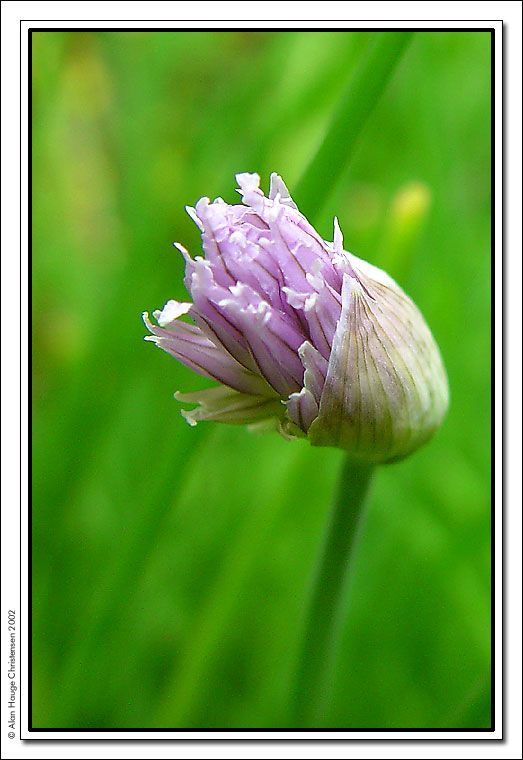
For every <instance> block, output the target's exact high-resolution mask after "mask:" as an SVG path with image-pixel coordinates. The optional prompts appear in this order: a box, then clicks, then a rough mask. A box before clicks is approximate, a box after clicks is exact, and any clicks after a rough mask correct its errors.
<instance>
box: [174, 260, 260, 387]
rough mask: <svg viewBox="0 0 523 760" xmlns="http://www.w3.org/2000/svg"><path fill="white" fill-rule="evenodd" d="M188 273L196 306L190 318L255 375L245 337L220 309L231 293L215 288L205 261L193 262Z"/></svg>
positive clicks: (220, 287)
mask: <svg viewBox="0 0 523 760" xmlns="http://www.w3.org/2000/svg"><path fill="white" fill-rule="evenodd" d="M187 271H188V274H187V280H188V285H187V287H188V290H189V293H190V294H191V297H192V299H193V302H194V309H193V310H192V312H191V316H192V318H193V319H194V321H195V322H196V324H197V325H198V326H199V327H201V328H202V329H203V330H204V331H206V332H207V331H208V334H209V335H210V336H211V339H212V340H214V337H213V336H215V337H216V340H217V341H218V342H219V343H220V344H221V345H222V346H224V348H225V349H226V351H228V352H229V353H230V355H231V356H232V357H233V358H234V359H236V361H238V362H239V363H240V364H242V365H243V366H244V367H245V368H246V369H248V370H251V371H253V372H255V371H256V366H255V363H254V362H253V360H252V357H251V355H250V352H249V347H248V344H247V341H246V339H245V337H244V336H243V334H242V333H241V332H240V331H239V330H238V328H237V327H236V326H235V325H234V323H233V322H231V321H230V319H229V318H228V317H227V316H226V315H225V314H224V312H223V309H220V308H219V307H218V303H219V302H220V301H222V300H223V299H224V298H228V297H230V291H229V290H227V289H226V288H223V287H222V286H220V285H217V284H216V282H215V280H214V273H213V269H212V265H211V263H210V262H208V261H205V260H204V259H202V258H198V257H197V258H196V259H194V260H192V259H191V262H190V264H188V269H187Z"/></svg>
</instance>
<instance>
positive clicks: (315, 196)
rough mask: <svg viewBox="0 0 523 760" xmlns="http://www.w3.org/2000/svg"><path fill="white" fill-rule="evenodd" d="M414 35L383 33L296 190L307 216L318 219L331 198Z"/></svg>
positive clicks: (296, 198) (352, 84)
mask: <svg viewBox="0 0 523 760" xmlns="http://www.w3.org/2000/svg"><path fill="white" fill-rule="evenodd" d="M412 35H413V32H381V33H380V34H379V35H378V37H377V39H376V41H375V42H374V44H373V46H372V48H371V50H370V51H369V54H368V56H367V57H366V58H365V60H364V61H363V62H362V64H361V65H360V67H359V69H358V70H357V72H356V74H355V75H354V78H353V80H352V81H351V83H350V85H349V87H348V89H347V91H346V93H345V95H344V97H343V100H342V102H341V104H340V107H339V109H338V111H337V113H336V114H335V115H334V116H333V119H332V122H331V125H330V127H329V129H328V131H327V134H326V135H325V137H324V139H323V142H322V144H321V146H320V148H319V150H318V152H317V153H316V155H315V156H314V158H313V159H312V161H311V163H310V165H309V166H308V167H307V169H306V171H305V172H304V174H303V176H302V177H301V179H300V182H299V183H298V186H297V187H296V190H295V192H294V193H293V195H294V197H295V200H296V203H297V204H298V208H299V209H300V210H301V211H302V213H304V214H305V216H307V217H309V218H311V219H312V218H314V215H315V214H318V212H319V211H320V210H321V207H322V206H323V204H324V203H325V201H326V200H327V198H328V194H329V191H330V190H332V189H333V187H334V185H335V184H336V182H337V180H338V179H339V177H340V175H341V173H342V171H343V169H344V168H345V167H346V166H347V164H348V162H349V160H350V158H351V156H352V154H353V152H354V146H355V143H356V140H357V138H358V135H359V133H360V132H361V129H362V127H363V125H364V123H365V121H366V119H367V117H368V116H369V114H370V113H371V111H372V110H373V108H374V106H375V105H376V103H377V102H378V100H379V98H380V96H381V94H382V92H383V90H384V89H385V87H386V85H387V83H388V81H389V80H390V78H391V77H392V75H393V73H394V70H395V68H396V65H397V63H398V61H399V60H400V58H401V56H402V54H403V52H404V51H405V48H406V47H407V45H408V43H409V42H410V40H411V38H412Z"/></svg>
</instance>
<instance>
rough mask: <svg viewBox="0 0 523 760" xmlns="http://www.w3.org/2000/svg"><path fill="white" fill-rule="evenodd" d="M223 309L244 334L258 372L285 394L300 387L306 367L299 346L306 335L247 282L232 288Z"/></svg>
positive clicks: (223, 303) (221, 306) (224, 301)
mask: <svg viewBox="0 0 523 760" xmlns="http://www.w3.org/2000/svg"><path fill="white" fill-rule="evenodd" d="M220 308H221V309H222V310H223V312H224V313H226V314H227V315H228V316H229V318H230V320H231V321H232V322H233V323H234V324H235V325H237V326H238V328H239V329H240V330H241V331H242V333H243V335H245V337H246V339H247V341H248V344H249V347H250V350H251V353H252V356H253V358H254V360H255V362H256V365H257V368H258V371H259V372H260V373H261V374H262V375H263V376H264V377H265V379H266V380H267V382H268V383H270V385H271V386H272V387H273V388H274V389H275V390H276V391H277V392H278V393H279V394H280V395H281V396H282V397H287V396H289V395H290V394H291V393H293V392H295V391H297V390H299V389H300V388H301V386H302V378H303V366H302V365H301V361H300V359H299V356H298V348H299V346H300V345H301V343H302V342H303V335H300V334H299V333H298V332H297V331H296V330H295V329H294V328H293V327H292V326H291V325H289V324H286V323H285V320H284V318H283V315H281V313H280V312H277V311H276V310H274V309H271V307H270V305H269V304H268V303H267V302H266V301H263V300H262V299H261V298H260V297H259V295H258V294H257V293H255V292H254V291H253V290H252V289H251V288H249V286H248V285H245V284H244V283H238V285H237V286H235V287H233V288H231V293H230V296H229V298H227V299H224V300H223V301H221V302H220Z"/></svg>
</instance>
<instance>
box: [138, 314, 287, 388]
mask: <svg viewBox="0 0 523 760" xmlns="http://www.w3.org/2000/svg"><path fill="white" fill-rule="evenodd" d="M168 303H171V302H168ZM174 303H176V302H174ZM172 308H173V307H169V309H170V310H171V311H172ZM142 316H143V321H144V322H145V325H146V327H147V329H148V330H149V331H150V332H151V333H152V335H148V336H146V338H145V340H150V341H152V342H154V343H155V344H156V345H157V346H158V347H159V348H162V349H163V350H164V351H166V352H167V353H168V354H170V355H171V356H174V357H175V358H176V359H178V361H180V362H181V363H182V364H185V366H186V367H190V369H192V370H194V371H195V372H197V373H198V374H199V375H203V377H207V378H208V379H209V380H216V381H218V382H220V383H224V384H225V385H228V386H230V387H231V388H235V389H236V390H238V391H241V392H242V393H249V394H256V395H258V394H259V395H264V396H266V397H270V396H274V395H275V394H274V392H273V390H272V389H271V387H270V386H269V385H268V383H266V382H265V380H264V379H263V378H262V377H260V376H259V375H257V374H254V373H252V372H249V371H248V370H246V369H245V368H244V367H242V366H241V365H240V364H238V362H236V361H235V360H234V359H233V358H232V357H231V356H230V355H229V354H228V353H227V352H225V351H223V350H222V349H221V348H219V347H217V346H215V345H214V343H212V342H211V341H210V340H208V338H206V337H205V335H204V334H203V333H202V331H201V330H200V329H199V328H198V327H196V326H195V325H190V324H187V323H186V322H177V321H171V322H170V323H169V324H168V327H157V326H156V325H153V324H152V323H151V322H150V320H149V315H148V314H147V312H144V314H143V315H142ZM159 318H160V319H162V312H159ZM162 321H164V322H165V319H163V320H162Z"/></svg>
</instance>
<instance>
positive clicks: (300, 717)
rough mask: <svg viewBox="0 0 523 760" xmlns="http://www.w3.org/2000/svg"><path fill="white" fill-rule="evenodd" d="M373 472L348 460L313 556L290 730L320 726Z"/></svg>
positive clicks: (326, 701) (337, 649)
mask: <svg viewBox="0 0 523 760" xmlns="http://www.w3.org/2000/svg"><path fill="white" fill-rule="evenodd" d="M373 472H374V467H373V466H372V465H369V464H364V463H362V462H359V461H357V460H354V459H351V458H350V457H347V458H346V459H345V462H344V464H343V469H342V472H341V477H340V482H339V487H338V493H337V494H336V497H335V500H334V503H333V505H332V509H331V512H330V515H329V521H328V525H327V531H326V535H325V538H324V542H323V547H322V550H321V553H320V555H319V557H318V560H317V564H316V568H315V571H314V575H313V582H312V588H311V590H310V596H309V603H308V606H307V608H306V618H305V623H304V628H303V638H302V641H301V646H300V651H299V657H298V664H297V669H296V674H295V680H294V689H293V692H292V704H291V722H292V727H296V728H303V727H319V726H321V725H322V723H323V720H324V717H325V713H326V710H327V708H328V703H329V698H330V693H331V689H332V684H333V678H332V672H333V669H334V666H335V664H336V659H337V654H338V651H339V645H340V639H341V633H342V626H343V623H344V620H345V614H346V611H347V597H348V592H349V586H350V584H349V578H350V574H351V570H352V568H353V565H354V559H355V554H356V552H357V547H358V543H359V536H360V535H361V528H362V523H363V520H364V515H365V505H366V502H367V497H368V492H369V485H370V483H371V478H372V474H373Z"/></svg>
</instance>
